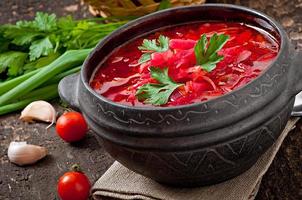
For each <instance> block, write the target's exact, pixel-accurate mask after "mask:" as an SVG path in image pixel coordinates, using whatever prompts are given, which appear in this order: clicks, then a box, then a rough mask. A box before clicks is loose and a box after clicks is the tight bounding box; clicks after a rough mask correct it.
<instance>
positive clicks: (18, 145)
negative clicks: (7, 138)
mask: <svg viewBox="0 0 302 200" xmlns="http://www.w3.org/2000/svg"><path fill="white" fill-rule="evenodd" d="M7 155H8V158H9V160H10V161H11V162H12V163H15V164H17V165H28V164H33V163H35V162H37V161H38V160H40V159H42V158H44V157H45V156H46V155H47V149H46V148H45V147H40V146H37V145H31V144H27V143H26V142H11V143H10V144H9V147H8V151H7Z"/></svg>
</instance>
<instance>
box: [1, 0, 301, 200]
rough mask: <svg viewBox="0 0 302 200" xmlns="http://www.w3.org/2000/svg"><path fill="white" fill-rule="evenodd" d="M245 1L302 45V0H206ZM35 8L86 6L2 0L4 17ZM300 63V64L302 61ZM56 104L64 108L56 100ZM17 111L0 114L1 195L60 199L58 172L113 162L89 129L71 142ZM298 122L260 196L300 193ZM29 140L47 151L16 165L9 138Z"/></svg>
mask: <svg viewBox="0 0 302 200" xmlns="http://www.w3.org/2000/svg"><path fill="white" fill-rule="evenodd" d="M208 2H226V3H235V4H238V5H244V6H248V7H251V8H255V9H258V10H261V11H263V12H265V13H266V14H268V15H270V16H272V17H274V18H275V19H276V20H278V21H279V22H280V23H281V24H282V25H283V26H284V28H285V29H286V31H287V33H288V34H289V37H290V39H291V40H292V42H293V44H294V45H295V47H296V48H298V49H300V50H302V0H291V1H287V0H266V1H263V0H242V1H240V0H208ZM35 11H48V12H54V13H56V14H57V15H59V16H61V15H65V14H71V15H73V16H75V17H77V18H82V17H87V16H89V15H90V14H89V13H88V12H87V7H86V6H83V5H82V4H81V3H80V2H78V1H76V0H52V1H47V0H24V1H20V0H1V1H0V23H8V22H15V21H16V20H19V19H29V18H32V17H33V16H34V14H35ZM301 67H302V66H301ZM54 104H56V107H57V109H58V110H59V111H60V112H62V110H63V109H62V108H61V107H60V106H59V105H58V104H57V103H56V101H55V102H54ZM18 117H19V114H17V113H16V114H11V115H6V116H1V117H0V199H1V200H2V199H3V200H4V199H5V200H6V199H22V200H35V199H43V200H52V199H58V198H57V194H56V184H57V180H58V178H59V177H60V176H61V175H62V174H63V173H64V172H65V171H66V170H68V169H69V167H70V166H71V165H72V164H74V163H78V164H80V165H81V166H82V168H83V169H84V170H85V172H86V173H87V175H88V176H89V178H90V180H91V181H92V182H94V181H96V180H97V179H98V178H99V177H100V176H101V175H102V174H103V173H104V172H105V171H106V169H107V168H108V167H109V166H110V165H111V164H112V162H113V159H112V158H111V157H110V156H109V155H108V154H107V153H106V152H105V151H104V149H103V147H102V144H101V142H100V140H99V138H98V137H96V135H95V134H94V133H92V132H89V134H88V136H87V138H86V139H85V140H83V141H82V142H79V143H77V144H72V145H70V144H67V143H65V142H63V141H62V140H60V138H58V137H57V136H56V133H55V129H54V128H50V129H49V130H46V129H45V127H46V126H47V125H46V124H41V123H36V124H27V123H23V122H21V121H20V120H19V119H18ZM301 125H302V122H299V123H298V125H297V128H296V129H295V130H294V131H292V132H291V133H290V135H289V136H288V137H287V138H286V140H285V141H284V144H283V145H282V147H281V149H280V151H279V153H278V155H277V157H276V158H275V160H274V162H273V164H272V165H271V167H270V169H269V171H268V172H267V174H266V175H265V176H264V179H263V181H262V185H261V187H260V190H259V193H258V196H257V199H258V200H262V199H280V200H285V199H302V150H301V149H302V134H301V130H300V127H301ZM15 140H18V141H22V140H24V141H27V142H29V143H32V144H37V145H43V146H45V147H47V149H48V150H49V155H48V156H47V157H46V158H45V159H43V160H42V161H41V162H39V163H37V164H36V165H32V166H27V167H18V166H16V165H14V164H11V163H9V161H8V158H7V147H8V145H9V143H10V142H11V141H15Z"/></svg>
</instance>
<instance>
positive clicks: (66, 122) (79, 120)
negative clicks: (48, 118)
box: [56, 112, 88, 142]
mask: <svg viewBox="0 0 302 200" xmlns="http://www.w3.org/2000/svg"><path fill="white" fill-rule="evenodd" d="M56 130H57V133H58V135H59V136H60V137H61V138H62V139H63V140H65V141H66V142H76V141H79V140H81V139H83V138H84V137H85V135H86V133H87V130H88V126H87V123H86V121H85V119H84V117H83V116H82V114H81V113H78V112H68V113H65V114H63V115H62V116H61V117H59V119H58V121H57V125H56Z"/></svg>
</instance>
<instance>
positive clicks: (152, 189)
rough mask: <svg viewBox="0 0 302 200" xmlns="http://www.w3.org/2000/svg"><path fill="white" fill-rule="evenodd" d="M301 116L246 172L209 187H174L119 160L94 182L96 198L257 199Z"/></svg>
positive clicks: (145, 199)
mask: <svg viewBox="0 0 302 200" xmlns="http://www.w3.org/2000/svg"><path fill="white" fill-rule="evenodd" d="M298 119H299V118H291V119H290V120H289V121H288V123H287V125H286V127H285V129H284V131H283V133H282V134H281V136H280V137H279V138H278V140H277V141H276V143H275V144H274V145H273V146H272V147H271V148H270V149H269V150H268V151H267V152H266V153H265V154H264V155H263V156H261V157H260V159H259V160H258V161H257V163H256V164H255V165H254V166H253V167H252V168H250V169H249V170H248V171H246V172H245V173H244V174H242V175H240V176H238V177H236V178H234V179H232V180H229V181H226V182H223V183H220V184H217V185H213V186H208V187H198V188H185V189H180V188H171V187H167V186H164V185H161V184H159V183H157V182H155V181H153V180H151V179H148V178H146V177H144V176H141V175H139V174H137V173H135V172H133V171H131V170H129V169H127V168H126V167H124V166H123V165H121V164H120V163H118V162H115V163H114V164H113V165H112V166H111V167H110V168H109V169H108V170H107V172H106V173H105V174H104V175H103V176H102V177H101V178H100V179H99V180H98V181H97V182H96V183H95V185H94V186H93V189H92V195H93V198H94V199H96V200H100V199H107V198H108V197H111V198H113V199H127V200H129V199H142V200H251V199H254V198H255V196H256V194H257V192H258V188H259V185H260V183H261V179H262V176H263V175H264V174H265V172H266V171H267V169H268V168H269V166H270V164H271V163H272V161H273V159H274V157H275V155H276V153H277V152H278V150H279V148H280V146H281V144H282V142H283V140H284V138H285V137H286V136H287V134H288V133H289V132H290V131H291V130H292V129H293V128H294V126H295V123H296V122H297V121H298Z"/></svg>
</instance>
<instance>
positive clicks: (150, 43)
mask: <svg viewBox="0 0 302 200" xmlns="http://www.w3.org/2000/svg"><path fill="white" fill-rule="evenodd" d="M138 49H139V50H143V51H153V52H154V51H155V52H164V51H168V49H169V38H168V37H165V36H163V35H160V36H159V38H158V39H157V41H156V40H155V39H153V40H147V39H144V41H143V44H142V46H139V47H138Z"/></svg>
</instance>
